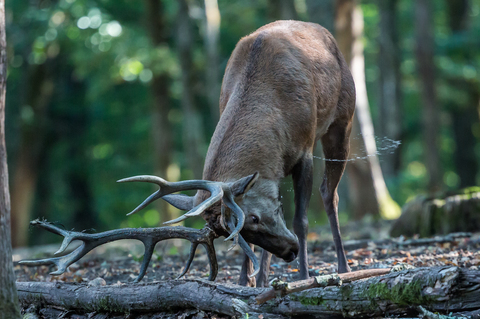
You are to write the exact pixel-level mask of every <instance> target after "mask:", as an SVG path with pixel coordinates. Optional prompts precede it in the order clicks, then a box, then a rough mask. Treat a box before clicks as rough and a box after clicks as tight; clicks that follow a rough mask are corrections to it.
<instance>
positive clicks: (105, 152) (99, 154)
mask: <svg viewBox="0 0 480 319" xmlns="http://www.w3.org/2000/svg"><path fill="white" fill-rule="evenodd" d="M92 153H93V158H94V159H97V160H98V159H104V158H107V157H109V156H110V155H112V154H113V147H112V145H111V144H107V143H104V144H98V145H95V146H94V147H93V150H92Z"/></svg>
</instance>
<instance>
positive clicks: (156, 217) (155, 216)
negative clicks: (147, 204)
mask: <svg viewBox="0 0 480 319" xmlns="http://www.w3.org/2000/svg"><path fill="white" fill-rule="evenodd" d="M143 219H144V220H145V223H147V225H148V226H158V224H159V223H160V214H159V213H158V212H157V211H156V210H155V209H149V210H147V211H146V212H145V214H144V215H143Z"/></svg>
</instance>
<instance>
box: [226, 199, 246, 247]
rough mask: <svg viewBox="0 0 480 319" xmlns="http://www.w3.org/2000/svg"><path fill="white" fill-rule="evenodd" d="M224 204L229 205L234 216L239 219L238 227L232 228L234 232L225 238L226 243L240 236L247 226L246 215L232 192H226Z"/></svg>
mask: <svg viewBox="0 0 480 319" xmlns="http://www.w3.org/2000/svg"><path fill="white" fill-rule="evenodd" d="M223 202H224V203H225V205H227V207H228V208H230V209H231V211H232V212H233V214H234V215H235V217H236V219H237V226H235V227H234V228H232V229H233V230H232V232H231V233H230V236H228V237H227V238H225V241H227V240H230V239H232V238H233V237H235V236H236V235H237V234H240V231H241V230H242V228H243V225H244V224H245V213H244V212H243V210H242V209H241V208H240V207H239V206H238V205H237V203H235V200H234V199H233V194H232V192H231V191H230V190H226V191H225V196H223Z"/></svg>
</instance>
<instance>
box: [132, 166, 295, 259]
mask: <svg viewBox="0 0 480 319" xmlns="http://www.w3.org/2000/svg"><path fill="white" fill-rule="evenodd" d="M125 181H146V182H151V183H155V184H157V185H159V186H160V190H159V191H157V192H156V193H154V194H152V195H151V196H150V197H149V198H147V199H146V200H145V202H143V203H142V204H141V205H140V206H138V207H137V208H136V209H135V210H134V211H133V212H132V213H135V212H137V211H139V210H140V209H142V208H143V207H145V206H146V205H148V204H149V203H151V202H153V201H154V200H156V199H158V198H162V199H163V200H165V201H167V202H168V203H170V204H171V205H173V206H175V207H177V208H179V209H181V210H187V211H188V212H187V213H185V214H184V215H182V216H180V217H179V218H177V219H174V220H171V221H168V222H166V223H165V224H174V223H178V222H180V221H182V220H185V219H186V218H188V217H191V216H197V215H201V214H203V217H204V218H205V219H206V220H207V222H208V224H209V226H210V227H211V228H213V230H214V231H215V232H216V233H217V234H220V235H225V236H226V237H227V238H226V240H230V239H233V240H234V241H235V243H236V242H237V241H238V242H239V241H244V239H245V240H246V241H247V242H249V243H252V244H255V245H257V246H260V247H262V248H264V249H265V250H267V251H269V252H271V253H272V254H274V255H275V256H277V257H279V258H282V259H284V260H285V261H287V262H289V261H292V260H294V259H295V257H296V256H297V254H298V250H299V246H298V241H297V238H296V236H295V235H293V234H292V233H291V232H290V231H289V230H288V228H287V227H286V225H285V220H284V218H283V212H282V206H281V202H280V199H279V194H278V186H277V185H276V183H274V182H272V181H268V180H259V179H258V173H255V174H252V175H249V176H246V177H243V178H240V179H238V180H235V181H232V182H213V181H205V180H191V181H181V182H176V183H169V182H167V181H165V180H163V179H161V178H159V177H155V176H138V177H134V178H130V179H128V180H125ZM169 188H171V189H169ZM194 189H197V190H199V191H197V193H196V195H195V196H187V195H179V194H171V193H172V192H178V191H182V190H194ZM240 246H241V247H242V248H243V249H244V251H245V250H246V248H245V247H244V246H245V245H240ZM246 246H247V247H248V245H246ZM245 253H247V255H249V254H250V255H252V254H253V252H251V251H245Z"/></svg>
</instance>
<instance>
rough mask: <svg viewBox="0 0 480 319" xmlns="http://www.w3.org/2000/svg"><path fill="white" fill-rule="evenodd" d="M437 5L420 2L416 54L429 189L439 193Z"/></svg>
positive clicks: (441, 185) (417, 14) (440, 173)
mask: <svg viewBox="0 0 480 319" xmlns="http://www.w3.org/2000/svg"><path fill="white" fill-rule="evenodd" d="M432 12H433V7H432V1H431V0H418V1H417V2H416V14H415V27H416V33H417V35H416V37H417V39H416V42H417V44H416V56H417V67H418V72H419V80H420V87H421V98H422V104H423V127H424V131H423V137H424V145H425V166H426V168H427V172H428V191H429V192H430V193H434V192H437V191H439V190H441V189H442V188H443V182H442V172H441V164H440V154H439V151H438V150H439V149H440V144H439V141H438V136H439V133H440V114H439V112H440V110H439V109H438V106H437V95H436V92H435V65H434V59H433V56H434V55H433V50H434V35H433V17H432Z"/></svg>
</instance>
